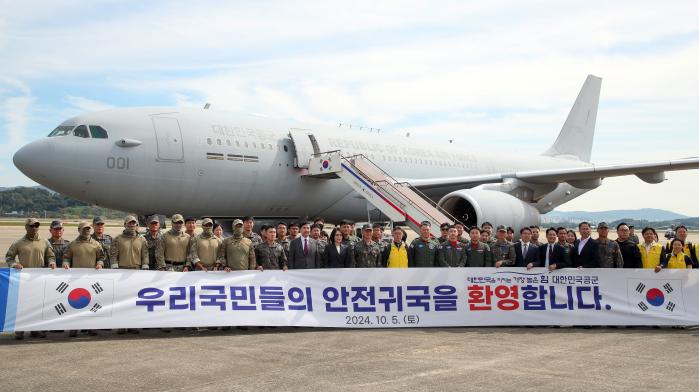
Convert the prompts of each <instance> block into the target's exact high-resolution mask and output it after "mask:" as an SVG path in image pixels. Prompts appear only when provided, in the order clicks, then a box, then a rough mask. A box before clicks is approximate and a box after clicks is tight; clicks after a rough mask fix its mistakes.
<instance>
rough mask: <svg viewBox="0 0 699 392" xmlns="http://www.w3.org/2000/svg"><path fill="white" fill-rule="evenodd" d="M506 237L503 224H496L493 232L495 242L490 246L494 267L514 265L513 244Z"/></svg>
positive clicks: (505, 229)
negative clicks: (495, 229)
mask: <svg viewBox="0 0 699 392" xmlns="http://www.w3.org/2000/svg"><path fill="white" fill-rule="evenodd" d="M506 237H507V228H506V227H505V226H503V225H500V226H498V227H497V231H496V232H495V242H494V243H493V246H492V247H491V248H490V252H491V253H492V255H493V262H494V264H493V265H494V266H495V267H496V268H499V267H510V266H513V265H515V258H516V255H515V244H513V243H512V242H510V241H508V240H507V239H506Z"/></svg>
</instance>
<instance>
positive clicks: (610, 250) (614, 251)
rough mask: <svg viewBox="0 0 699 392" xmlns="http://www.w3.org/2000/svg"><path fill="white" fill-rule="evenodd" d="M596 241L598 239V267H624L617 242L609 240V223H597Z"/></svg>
mask: <svg viewBox="0 0 699 392" xmlns="http://www.w3.org/2000/svg"><path fill="white" fill-rule="evenodd" d="M597 235H598V238H597V241H599V259H600V263H599V266H600V268H624V257H623V256H622V255H621V249H620V248H619V243H617V242H616V241H610V240H609V238H608V237H607V236H608V235H609V225H607V223H606V222H600V223H599V224H598V225H597Z"/></svg>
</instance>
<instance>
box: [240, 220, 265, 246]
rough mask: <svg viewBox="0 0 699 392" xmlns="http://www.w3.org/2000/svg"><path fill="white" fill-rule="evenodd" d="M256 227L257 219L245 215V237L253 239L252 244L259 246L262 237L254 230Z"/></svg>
mask: <svg viewBox="0 0 699 392" xmlns="http://www.w3.org/2000/svg"><path fill="white" fill-rule="evenodd" d="M254 227H255V220H254V219H253V218H252V217H251V216H246V217H243V237H245V238H247V239H249V240H250V241H252V245H253V246H255V247H257V245H259V244H260V243H261V242H262V237H260V235H259V234H257V233H255V232H254V231H252V229H253V228H254Z"/></svg>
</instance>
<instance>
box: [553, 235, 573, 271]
mask: <svg viewBox="0 0 699 392" xmlns="http://www.w3.org/2000/svg"><path fill="white" fill-rule="evenodd" d="M556 236H557V237H558V242H556V243H557V244H558V245H560V246H561V248H563V264H564V265H565V266H572V265H573V264H572V255H571V253H572V252H573V246H572V245H571V244H569V243H568V229H566V228H565V227H557V228H556Z"/></svg>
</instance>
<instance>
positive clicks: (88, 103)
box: [66, 95, 114, 112]
mask: <svg viewBox="0 0 699 392" xmlns="http://www.w3.org/2000/svg"><path fill="white" fill-rule="evenodd" d="M66 101H68V104H70V105H71V106H72V107H73V108H75V109H79V110H80V111H82V112H96V111H99V110H107V109H111V108H113V107H114V105H110V104H108V103H104V102H100V101H97V100H94V99H89V98H85V97H75V96H72V95H69V96H67V97H66Z"/></svg>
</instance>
